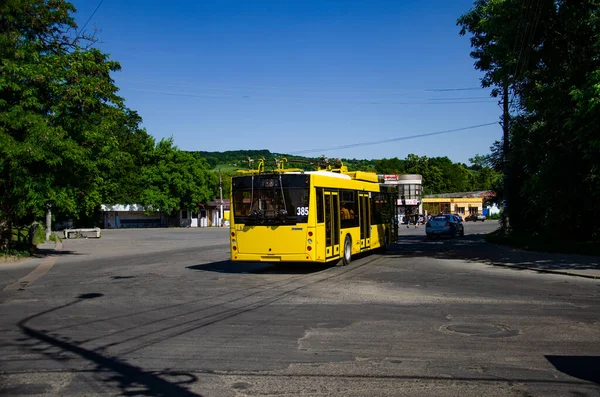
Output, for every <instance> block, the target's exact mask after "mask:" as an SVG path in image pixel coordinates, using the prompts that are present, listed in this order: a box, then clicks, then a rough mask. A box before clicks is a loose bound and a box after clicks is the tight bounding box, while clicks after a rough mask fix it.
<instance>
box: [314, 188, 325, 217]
mask: <svg viewBox="0 0 600 397" xmlns="http://www.w3.org/2000/svg"><path fill="white" fill-rule="evenodd" d="M316 200H317V223H323V221H324V220H325V219H324V213H323V188H320V187H319V188H317V197H316Z"/></svg>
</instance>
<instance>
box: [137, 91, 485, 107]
mask: <svg viewBox="0 0 600 397" xmlns="http://www.w3.org/2000/svg"><path fill="white" fill-rule="evenodd" d="M130 90H132V91H137V92H145V93H148V94H157V95H169V96H178V97H192V98H214V99H240V100H266V101H268V100H275V101H288V102H305V103H338V104H349V105H457V104H471V103H495V99H494V98H489V97H478V98H477V99H476V100H470V99H471V98H464V99H467V100H463V98H451V100H450V99H446V98H423V99H418V100H417V101H385V100H376V99H374V100H362V101H360V100H359V101H353V100H346V99H336V98H323V99H319V98H317V99H313V98H306V97H285V96H261V95H258V96H256V95H244V94H237V95H234V94H229V95H224V94H212V93H196V92H173V91H157V90H146V89H137V88H130Z"/></svg>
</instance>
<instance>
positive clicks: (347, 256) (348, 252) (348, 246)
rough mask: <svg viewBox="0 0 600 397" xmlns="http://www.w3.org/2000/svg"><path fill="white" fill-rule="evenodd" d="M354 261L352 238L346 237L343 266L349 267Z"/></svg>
mask: <svg viewBox="0 0 600 397" xmlns="http://www.w3.org/2000/svg"><path fill="white" fill-rule="evenodd" d="M351 260H352V238H351V237H350V235H348V234H347V235H346V239H345V240H344V257H343V258H342V262H343V265H344V266H346V265H349V264H350V261H351Z"/></svg>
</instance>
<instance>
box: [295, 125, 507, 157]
mask: <svg viewBox="0 0 600 397" xmlns="http://www.w3.org/2000/svg"><path fill="white" fill-rule="evenodd" d="M497 124H498V123H497V122H496V121H494V122H492V123H485V124H478V125H471V126H468V127H461V128H454V129H451V130H444V131H436V132H428V133H424V134H415V135H407V136H401V137H397V138H390V139H382V140H379V141H368V142H359V143H350V144H347V145H339V146H331V147H327V148H318V149H304V150H297V151H295V152H290V153H289V154H305V153H317V152H319V153H320V152H329V151H332V150H341V149H350V148H355V147H363V146H373V145H380V144H382V143H389V142H398V141H404V140H408V139H416V138H424V137H428V136H435V135H441V134H449V133H451V132H459V131H466V130H472V129H475V128H481V127H487V126H490V125H497Z"/></svg>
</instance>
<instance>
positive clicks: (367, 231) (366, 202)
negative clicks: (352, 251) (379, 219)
mask: <svg viewBox="0 0 600 397" xmlns="http://www.w3.org/2000/svg"><path fill="white" fill-rule="evenodd" d="M358 197H359V205H360V248H361V249H367V248H369V247H370V246H371V199H370V197H369V193H359V194H358Z"/></svg>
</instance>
